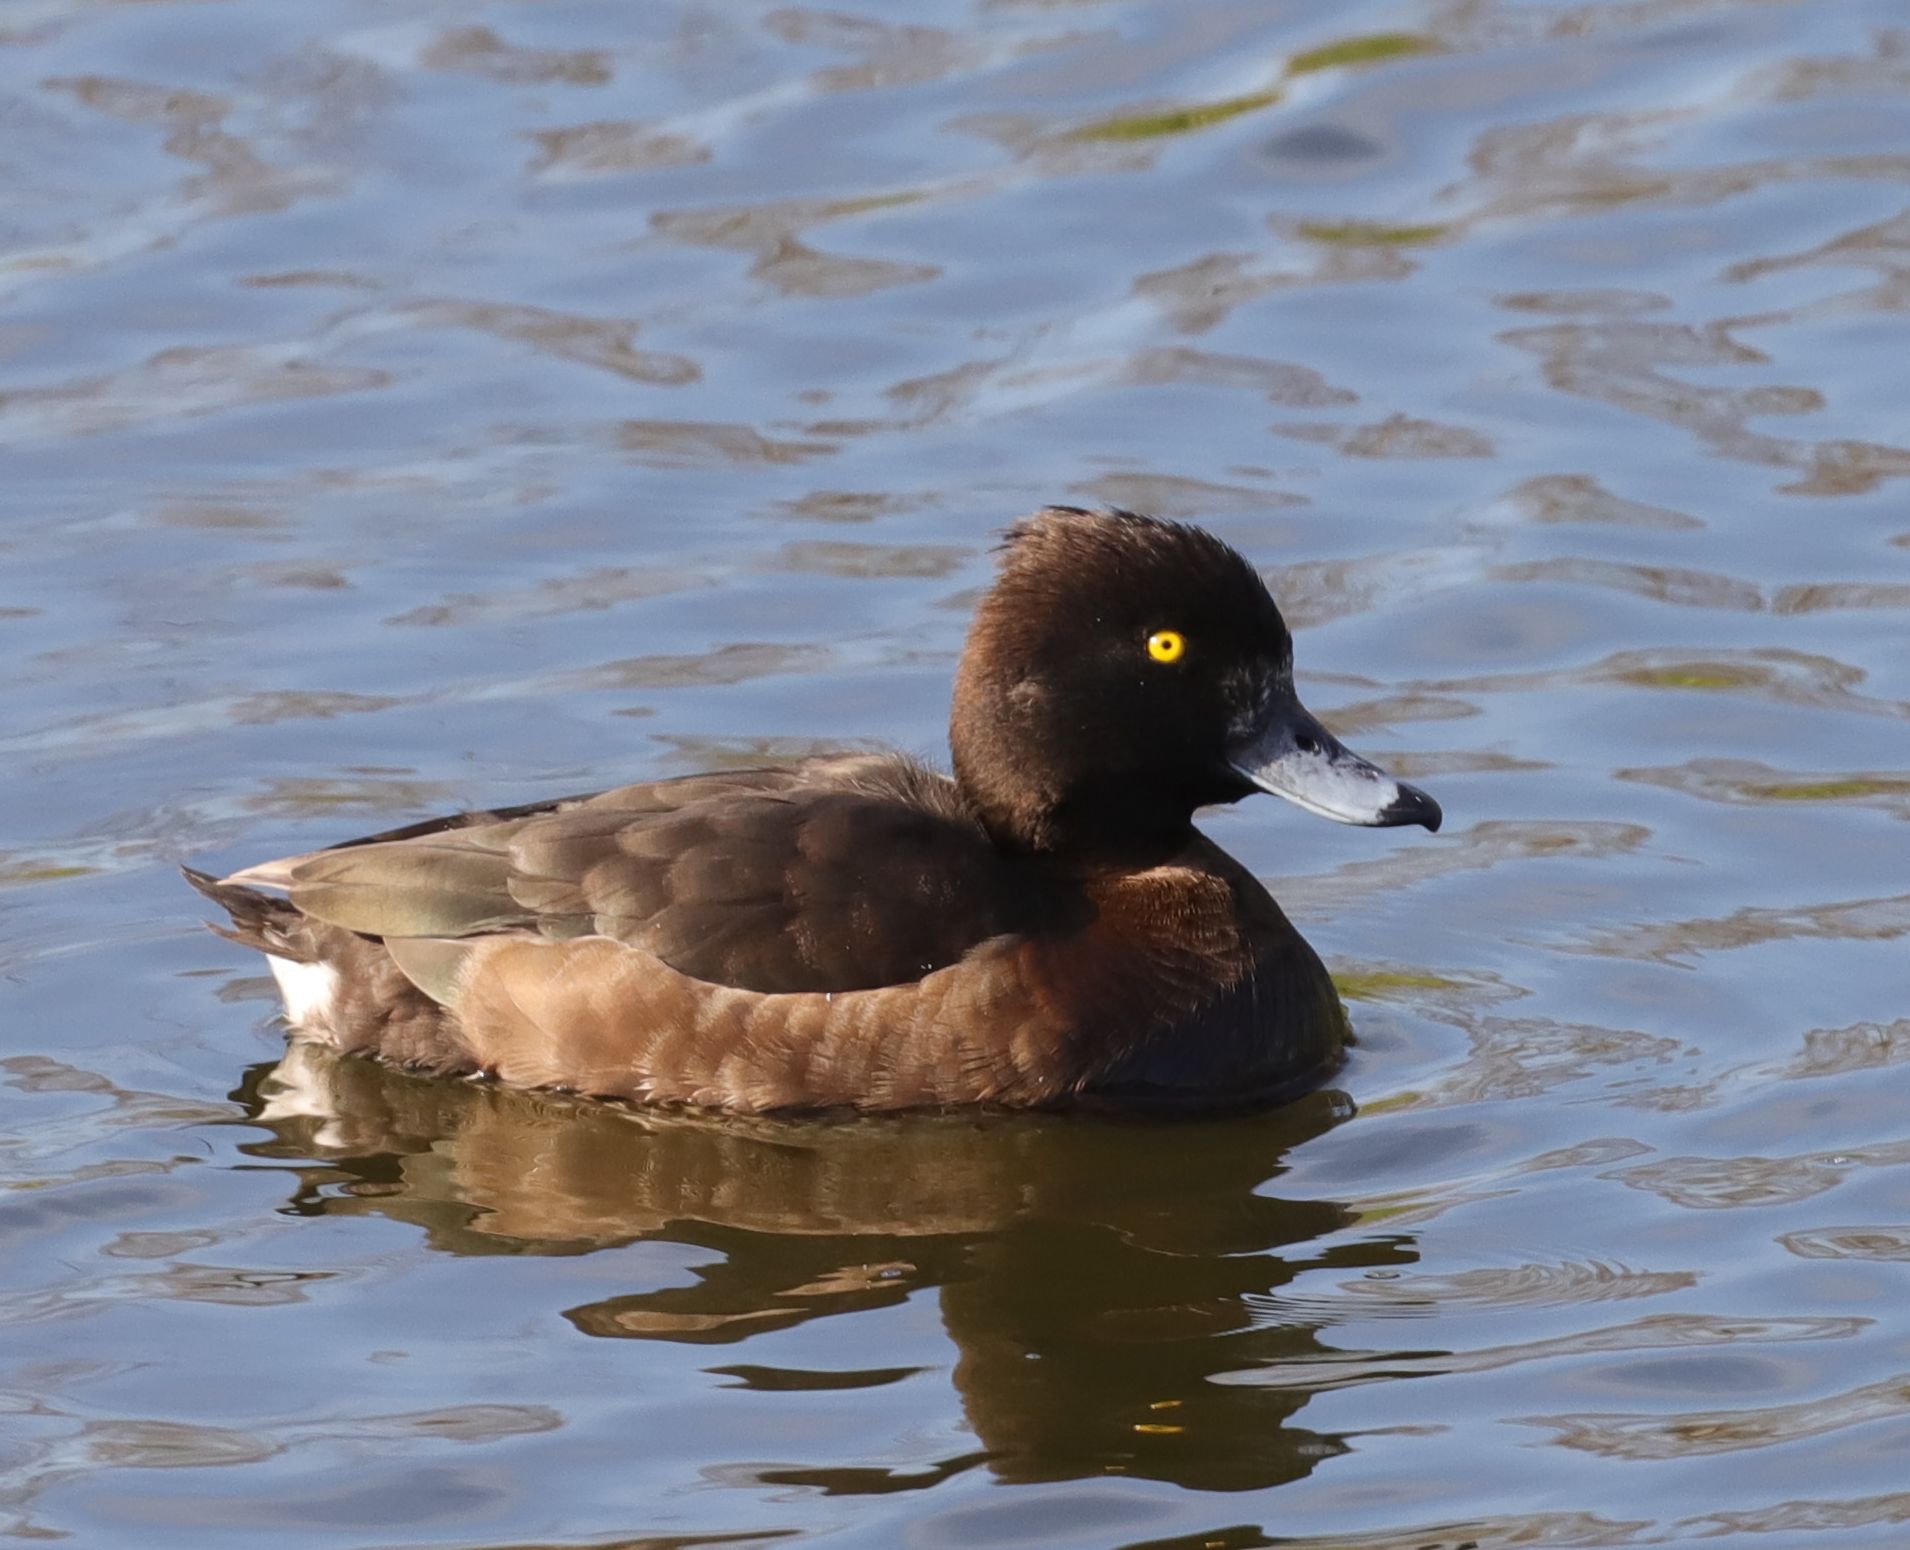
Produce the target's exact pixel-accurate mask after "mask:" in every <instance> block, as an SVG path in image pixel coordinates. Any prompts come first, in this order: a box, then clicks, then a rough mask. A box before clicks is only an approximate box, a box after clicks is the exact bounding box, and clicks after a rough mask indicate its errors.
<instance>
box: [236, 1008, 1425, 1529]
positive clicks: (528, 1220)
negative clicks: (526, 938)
mask: <svg viewBox="0 0 1910 1550" xmlns="http://www.w3.org/2000/svg"><path fill="white" fill-rule="evenodd" d="M235 1096H236V1097H238V1098H239V1099H240V1100H241V1101H242V1102H244V1103H245V1105H246V1107H247V1111H248V1114H249V1115H250V1116H251V1117H252V1119H253V1120H254V1122H256V1123H257V1124H260V1125H262V1126H264V1127H265V1128H267V1129H268V1130H270V1131H271V1132H273V1136H272V1138H271V1139H269V1140H264V1141H259V1142H255V1143H252V1144H250V1145H248V1146H247V1147H246V1150H247V1151H248V1152H250V1153H252V1154H253V1155H256V1156H263V1157H271V1158H275V1159H281V1160H284V1161H286V1162H287V1163H289V1164H290V1165H291V1169H290V1171H291V1172H292V1174H293V1175H294V1176H295V1177H296V1178H297V1180H298V1187H297V1190H296V1191H295V1193H294V1195H293V1198H292V1202H291V1206H292V1209H294V1210H297V1211H303V1212H308V1213H311V1214H314V1215H317V1214H352V1213H359V1214H363V1213H377V1214H380V1215H384V1216H389V1217H393V1218H397V1219H401V1220H404V1221H408V1222H412V1223H415V1224H416V1225H417V1226H419V1227H420V1228H422V1229H423V1230H424V1231H425V1232H426V1233H427V1234H428V1236H429V1239H430V1241H431V1242H432V1244H433V1245H434V1246H436V1247H437V1248H439V1249H441V1250H443V1251H445V1252H448V1253H454V1254H510V1253H516V1254H524V1253H530V1254H578V1253H587V1252H590V1251H591V1250H594V1249H599V1248H604V1247H609V1246H614V1245H620V1244H626V1243H630V1242H633V1241H635V1240H638V1239H652V1240H661V1241H666V1242H672V1243H682V1244H691V1245H696V1246H698V1247H700V1248H703V1249H706V1250H710V1251H712V1260H713V1262H712V1263H710V1264H707V1265H704V1266H701V1267H699V1270H698V1279H697V1280H696V1282H695V1283H694V1284H692V1285H689V1286H673V1287H669V1288H666V1289H663V1290H655V1291H645V1292H640V1293H632V1294H630V1295H627V1296H619V1297H609V1298H605V1299H603V1300H601V1301H596V1302H590V1303H586V1304H583V1305H582V1306H579V1307H574V1308H569V1309H566V1310H564V1316H565V1317H566V1318H568V1319H569V1320H570V1322H571V1323H572V1324H574V1325H575V1326H576V1327H577V1328H578V1329H579V1330H582V1331H583V1332H584V1333H586V1334H589V1335H596V1336H605V1337H610V1338H616V1339H627V1340H669V1341H686V1342H698V1343H707V1344H711V1345H725V1344H729V1345H741V1344H745V1343H746V1342H747V1340H748V1338H749V1337H750V1336H751V1335H754V1334H757V1333H759V1332H762V1331H766V1330H771V1329H780V1328H785V1327H788V1326H790V1325H792V1324H796V1323H799V1322H801V1321H803V1320H806V1319H814V1318H818V1317H822V1316H826V1315H831V1314H842V1313H853V1312H857V1311H859V1310H862V1309H868V1308H877V1307H884V1306H888V1305H891V1304H894V1303H897V1302H899V1301H901V1300H902V1299H903V1298H904V1297H906V1296H908V1295H909V1294H910V1293H913V1292H917V1291H920V1290H922V1289H923V1288H929V1287H934V1288H939V1290H940V1295H941V1308H942V1318H943V1322H944V1324H945V1326H946V1329H947V1333H948V1335H949V1338H950V1339H951V1340H952V1341H953V1342H954V1344H955V1345H956V1347H957V1349H958V1351H959V1353H960V1354H959V1357H958V1359H957V1363H956V1366H955V1370H954V1382H955V1386H956V1389H957V1390H958V1392H959V1394H960V1398H961V1403H962V1406H963V1410H964V1413H965V1414H966V1417H967V1419H968V1422H969V1425H970V1426H971V1427H972V1428H973V1430H974V1433H975V1436H976V1439H977V1448H976V1452H975V1454H974V1455H972V1456H971V1457H968V1458H964V1459H961V1460H951V1461H950V1466H951V1469H954V1468H961V1467H967V1466H968V1465H971V1464H974V1463H979V1462H983V1461H985V1462H986V1464H987V1466H988V1467H989V1468H990V1469H991V1470H993V1471H994V1472H995V1473H996V1474H998V1475H999V1476H1001V1477H1003V1478H1007V1479H1015V1480H1036V1479H1061V1478H1070V1477H1075V1476H1081V1475H1098V1474H1104V1473H1109V1472H1124V1473H1130V1474H1135V1475H1142V1476H1146V1477H1149V1478H1157V1479H1165V1480H1172V1481H1176V1482H1179V1483H1180V1484H1183V1485H1186V1486H1190V1487H1196V1488H1200V1489H1206V1490H1228V1489H1247V1488H1255V1487H1265V1486H1269V1485H1275V1484H1278V1483H1280V1482H1282V1481H1285V1480H1290V1479H1294V1478H1297V1477H1298V1476H1301V1475H1304V1474H1305V1473H1307V1472H1308V1471H1309V1470H1310V1469H1311V1468H1312V1467H1313V1465H1314V1463H1315V1462H1316V1461H1317V1460H1319V1459H1321V1458H1325V1457H1329V1456H1331V1455H1333V1454H1335V1453H1339V1452H1342V1451H1344V1447H1345V1444H1344V1443H1343V1442H1342V1441H1341V1440H1340V1439H1339V1438H1337V1437H1335V1436H1332V1435H1326V1434H1321V1433H1317V1432H1312V1431H1308V1430H1305V1429H1303V1428H1301V1427H1299V1426H1296V1425H1294V1424H1293V1416H1294V1413H1295V1412H1296V1411H1298V1410H1299V1409H1300V1408H1301V1407H1302V1406H1303V1405H1304V1404H1305V1403H1306V1401H1307V1399H1308V1398H1309V1397H1310V1396H1309V1394H1308V1392H1307V1391H1305V1390H1304V1389H1301V1390H1291V1389H1271V1388H1261V1387H1250V1386H1243V1385H1234V1384H1219V1383H1214V1382H1211V1381H1209V1380H1210V1379H1211V1378H1212V1377H1213V1376H1214V1375H1215V1374H1217V1373H1223V1372H1228V1371H1236V1370H1239V1369H1242V1368H1251V1367H1259V1366H1264V1365H1266V1364H1269V1363H1277V1362H1281V1361H1286V1360H1294V1359H1300V1360H1305V1361H1313V1360H1317V1359H1318V1358H1319V1357H1320V1356H1321V1355H1322V1354H1323V1349H1324V1348H1323V1347H1322V1345H1321V1342H1320V1338H1319V1337H1320V1333H1321V1329H1322V1327H1323V1325H1324V1324H1325V1322H1327V1319H1328V1317H1329V1314H1328V1311H1327V1309H1328V1306H1329V1305H1328V1304H1325V1303H1322V1304H1321V1309H1320V1317H1319V1319H1318V1320H1317V1321H1314V1322H1308V1321H1307V1320H1306V1319H1305V1318H1304V1317H1299V1316H1296V1315H1295V1314H1294V1313H1293V1312H1292V1304H1291V1302H1289V1301H1287V1300H1284V1299H1283V1300H1281V1303H1280V1312H1279V1314H1278V1316H1277V1317H1276V1316H1274V1315H1273V1313H1272V1312H1271V1309H1272V1307H1273V1305H1274V1304H1273V1300H1272V1299H1270V1298H1269V1297H1268V1295H1267V1294H1269V1293H1271V1292H1273V1291H1275V1290H1276V1289H1277V1288H1279V1287H1281V1286H1284V1285H1285V1284H1287V1283H1288V1282H1289V1281H1291V1280H1292V1279H1293V1277H1294V1276H1295V1275H1296V1274H1298V1273H1299V1272H1300V1271H1302V1270H1308V1269H1315V1268H1320V1267H1328V1268H1332V1269H1339V1270H1344V1271H1347V1272H1349V1273H1350V1272H1357V1271H1359V1270H1364V1269H1368V1268H1371V1267H1376V1266H1391V1265H1400V1264H1406V1263H1410V1262H1411V1261H1412V1260H1413V1259H1415V1258H1416V1254H1415V1252H1414V1248H1413V1244H1412V1240H1411V1239H1410V1238H1409V1237H1407V1236H1405V1235H1402V1234H1395V1235H1391V1236H1389V1237H1386V1238H1385V1239H1382V1240H1371V1239H1369V1240H1363V1241H1356V1240H1350V1239H1347V1238H1343V1237H1342V1238H1340V1239H1339V1240H1338V1241H1337V1242H1335V1243H1332V1244H1321V1243H1317V1242H1315V1240H1317V1239H1319V1238H1320V1237H1322V1236H1323V1235H1325V1234H1328V1233H1331V1232H1334V1231H1335V1230H1336V1229H1338V1228H1340V1227H1342V1226H1344V1225H1346V1224H1347V1223H1348V1221H1349V1220H1350V1219H1351V1218H1350V1214H1349V1212H1348V1211H1347V1209H1346V1208H1345V1207H1344V1206H1342V1205H1340V1204H1338V1203H1336V1202H1333V1201H1327V1200H1312V1199H1309V1200H1295V1199H1282V1198H1280V1196H1279V1195H1278V1194H1277V1193H1274V1192H1272V1191H1273V1190H1274V1189H1275V1188H1277V1181H1278V1178H1279V1175H1280V1174H1281V1173H1282V1172H1283V1171H1284V1162H1283V1159H1284V1157H1285V1155H1286V1153H1287V1152H1288V1151H1290V1150H1291V1149H1292V1148H1293V1147H1295V1146H1297V1145H1299V1144H1300V1143H1301V1142H1303V1141H1306V1140H1308V1139H1309V1138H1311V1137H1313V1136H1316V1135H1318V1134H1320V1133H1322V1132H1323V1131H1325V1130H1326V1129H1328V1128H1329V1127H1330V1126H1332V1125H1333V1124H1335V1123H1336V1122H1337V1121H1338V1120H1339V1119H1341V1118H1343V1117H1344V1116H1345V1115H1346V1113H1347V1111H1348V1106H1347V1104H1346V1101H1345V1099H1344V1098H1343V1097H1341V1096H1340V1095H1338V1094H1336V1093H1331V1092H1322V1093H1316V1094H1314V1095H1313V1096H1312V1097H1310V1098H1308V1099H1305V1100H1303V1101H1301V1102H1298V1103H1295V1104H1292V1105H1289V1106H1288V1107H1286V1108H1284V1109H1281V1110H1278V1111H1276V1112H1273V1113H1267V1114H1258V1115H1250V1116H1235V1117H1230V1118H1223V1119H1212V1120H1202V1121H1176V1122H1163V1121H1138V1120H1123V1119H1117V1118H1111V1117H1102V1116H1087V1115H1067V1116H1039V1115H1028V1114H966V1115H948V1116H918V1117H911V1118H891V1119H882V1120H871V1119H858V1120H853V1121H844V1122H839V1123H837V1122H827V1121H803V1122H792V1121H787V1120H778V1121H739V1120H733V1119H722V1118H714V1117H709V1116H689V1115H676V1114H656V1113H633V1112H630V1111H626V1110H621V1109H615V1108H609V1107H605V1106H601V1105H594V1104H588V1103H578V1102H572V1101H568V1100H565V1099H562V1098H557V1097H550V1096H544V1095H539V1094H534V1093H522V1092H511V1091H505V1090H501V1089H497V1088H491V1087H486V1086H479V1085H472V1084H469V1083H458V1082H448V1081H426V1080H420V1079H417V1078H413V1077H408V1076H405V1075H402V1074H399V1073H396V1072H393V1071H390V1070H387V1069H385V1068H382V1067H379V1066H376V1065H373V1064H370V1063H367V1062H363V1061H356V1060H342V1059H339V1058H338V1057H336V1056H334V1055H331V1054H328V1053H326V1052H324V1051H322V1050H320V1049H317V1048H315V1047H313V1046H309V1045H294V1046H293V1047H292V1049H291V1050H290V1051H289V1053H288V1054H287V1056H286V1058H285V1060H284V1061H282V1062H280V1063H279V1065H278V1066H276V1067H273V1066H269V1065H268V1066H259V1067H257V1068H255V1069H254V1070H253V1071H251V1072H250V1073H249V1074H248V1077H247V1080H246V1081H245V1083H244V1084H243V1085H242V1087H241V1088H240V1090H239V1092H238V1093H237V1094H236V1095H235ZM1303 1306H1305V1304H1303ZM881 1355H882V1353H880V1352H879V1351H877V1352H871V1360H870V1367H869V1370H868V1371H867V1372H862V1373H830V1374H819V1373H801V1374H797V1373H792V1372H788V1371H785V1370H783V1369H780V1368H777V1367H773V1366H763V1365H752V1364H751V1363H749V1362H748V1361H747V1359H746V1357H745V1356H744V1353H743V1352H740V1351H739V1353H738V1359H737V1360H736V1361H734V1362H732V1363H728V1364H725V1365H723V1366H722V1367H721V1369H720V1370H722V1371H723V1372H725V1373H726V1374H729V1375H731V1376H732V1377H733V1378H734V1379H735V1380H736V1381H737V1382H739V1383H742V1384H745V1385H747V1386H751V1387H758V1388H774V1387H816V1386H822V1385H823V1384H825V1383H826V1384H828V1385H829V1386H838V1387H840V1386H857V1385H860V1384H862V1383H865V1382H866V1383H870V1384H875V1383H881V1382H884V1381H888V1380H889V1379H891V1378H893V1377H896V1376H899V1375H900V1374H897V1373H894V1372H887V1371H884V1370H881ZM946 1472H948V1471H944V1473H946ZM776 1478H777V1479H778V1480H786V1481H787V1482H789V1483H792V1484H793V1483H801V1484H807V1485H815V1486H822V1487H824V1488H827V1489H834V1490H839V1491H868V1490H881V1489H897V1488H901V1487H903V1486H904V1485H905V1484H907V1485H917V1484H923V1485H925V1484H930V1483H932V1481H931V1480H930V1479H929V1478H927V1477H924V1476H921V1475H911V1476H908V1477H905V1479H904V1478H897V1477H894V1476H891V1475H889V1474H888V1472H887V1471H883V1470H879V1469H876V1470H860V1469H853V1468H840V1469H815V1470H803V1471H799V1472H793V1473H791V1472H785V1473H782V1474H778V1475H777V1477H776Z"/></svg>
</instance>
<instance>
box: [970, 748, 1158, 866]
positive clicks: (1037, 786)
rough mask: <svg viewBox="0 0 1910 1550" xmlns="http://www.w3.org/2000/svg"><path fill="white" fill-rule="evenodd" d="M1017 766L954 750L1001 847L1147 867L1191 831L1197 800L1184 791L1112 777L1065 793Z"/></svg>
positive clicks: (979, 813)
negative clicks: (986, 763)
mask: <svg viewBox="0 0 1910 1550" xmlns="http://www.w3.org/2000/svg"><path fill="white" fill-rule="evenodd" d="M1030 774H1031V772H1029V771H1027V770H1025V769H1018V770H1016V771H1015V772H1014V773H1013V774H1012V775H1011V776H1009V777H1008V778H997V779H993V780H991V779H990V778H989V776H990V772H989V771H988V770H986V769H977V768H975V767H973V765H969V764H965V762H964V760H963V759H962V756H961V754H960V752H959V751H958V752H957V753H956V756H955V776H956V779H957V781H958V782H959V783H960V785H961V788H962V792H963V795H964V796H966V797H967V799H968V802H969V805H970V806H971V807H972V808H973V809H974V811H975V816H976V817H977V818H978V819H980V821H981V824H982V827H983V828H984V829H986V830H987V831H988V836H989V838H990V839H991V840H993V841H994V843H995V846H996V848H997V849H999V850H1002V851H1004V852H1006V853H1008V854H1010V855H1031V856H1043V857H1048V858H1051V859H1055V860H1062V861H1069V862H1079V863H1083V864H1109V865H1120V866H1149V865H1153V864H1155V863H1157V862H1160V861H1163V860H1165V859H1166V858H1167V857H1169V856H1171V855H1173V854H1175V853H1176V852H1177V851H1180V850H1182V849H1184V848H1185V847H1186V846H1187V844H1188V843H1189V841H1190V840H1192V838H1193V836H1194V826H1193V811H1194V805H1195V804H1194V802H1193V801H1192V800H1187V799H1185V798H1184V797H1183V796H1182V794H1180V793H1168V792H1160V791H1155V790H1150V789H1142V788H1137V786H1136V785H1135V784H1134V783H1132V782H1127V781H1122V780H1119V779H1107V780H1102V781H1095V782H1077V783H1076V784H1075V785H1073V786H1072V787H1070V788H1069V789H1067V790H1065V791H1062V792H1060V793H1056V792H1053V791H1052V790H1049V789H1046V788H1044V787H1043V786H1042V784H1041V783H1040V782H1039V781H1036V780H1033V779H1030V778H1029V777H1030Z"/></svg>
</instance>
